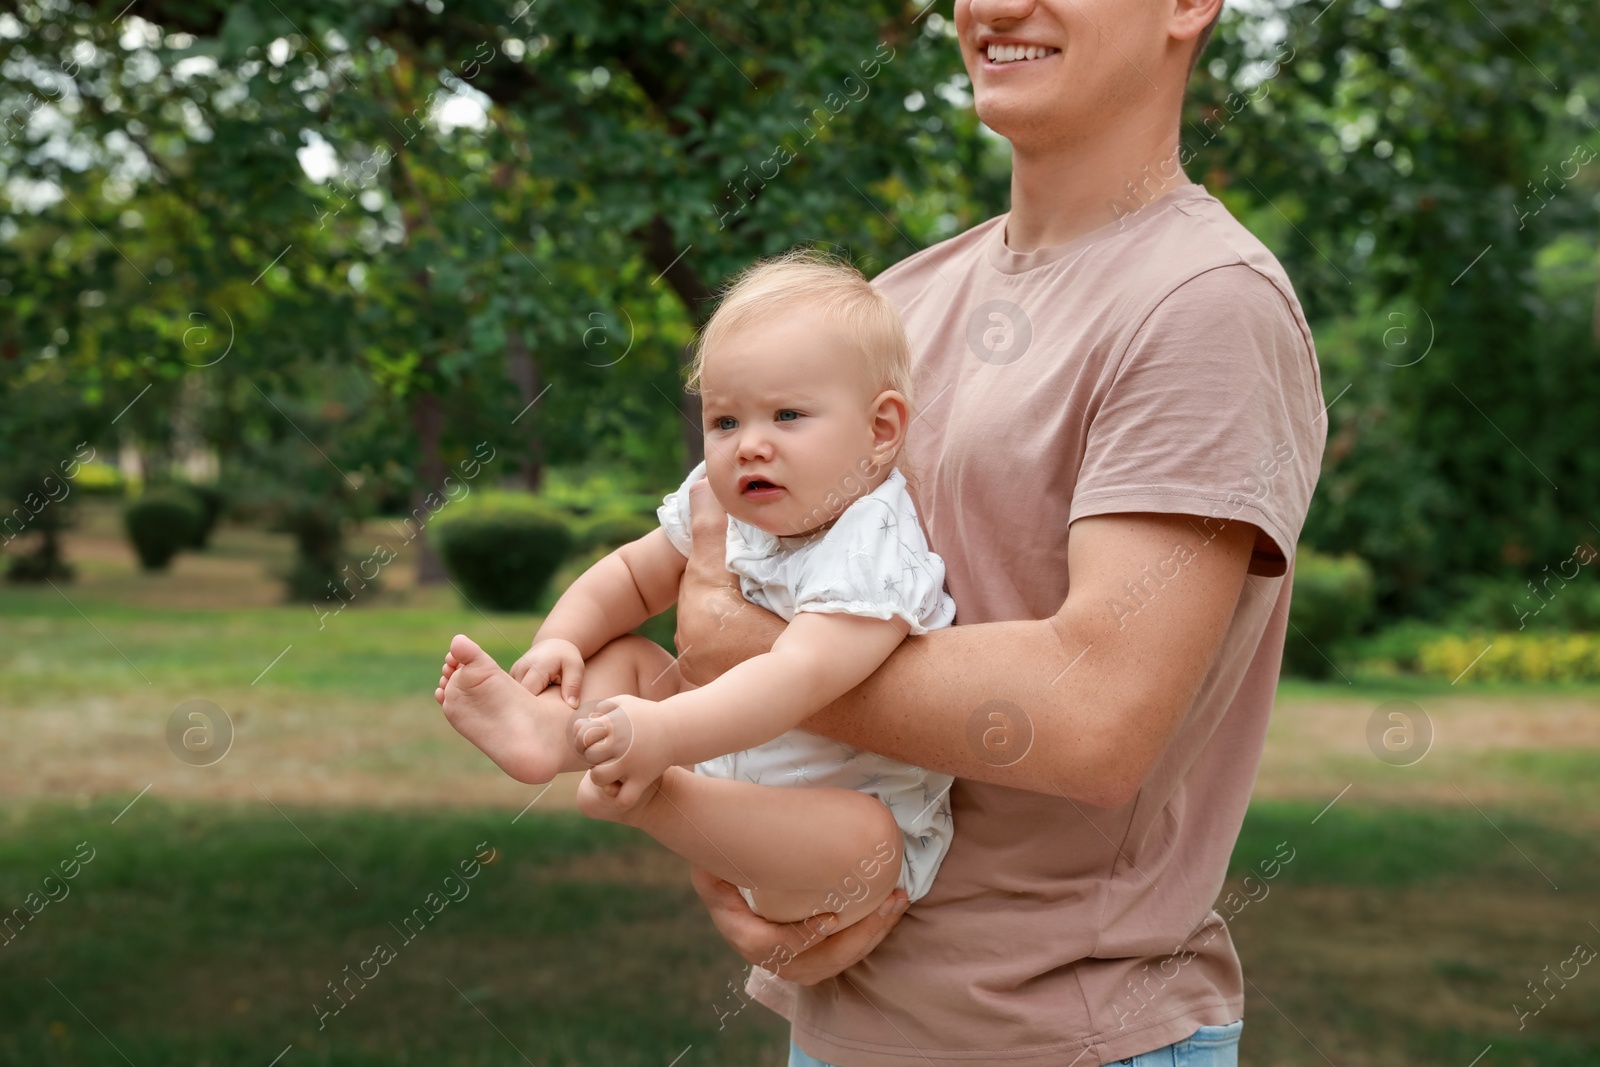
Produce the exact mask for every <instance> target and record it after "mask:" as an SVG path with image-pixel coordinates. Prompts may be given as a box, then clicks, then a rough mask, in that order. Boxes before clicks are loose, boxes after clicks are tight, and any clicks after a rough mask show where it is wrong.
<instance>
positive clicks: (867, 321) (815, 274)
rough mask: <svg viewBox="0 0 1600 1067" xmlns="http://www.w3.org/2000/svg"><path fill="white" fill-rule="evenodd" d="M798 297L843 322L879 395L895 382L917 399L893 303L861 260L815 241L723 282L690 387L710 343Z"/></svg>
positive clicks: (696, 386)
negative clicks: (831, 252)
mask: <svg viewBox="0 0 1600 1067" xmlns="http://www.w3.org/2000/svg"><path fill="white" fill-rule="evenodd" d="M799 304H805V305H807V306H810V307H812V308H814V309H815V310H817V311H818V312H820V313H821V314H822V315H823V316H824V317H825V318H827V319H828V320H830V321H832V322H834V323H836V324H837V325H838V326H839V327H840V329H841V331H842V332H843V333H844V335H845V336H846V337H848V338H849V339H850V340H851V341H852V342H854V344H855V345H856V348H857V351H858V353H859V354H860V356H861V358H862V360H863V361H864V364H865V366H866V370H867V379H868V381H870V382H871V383H872V386H873V390H874V395H876V393H877V392H878V391H881V390H883V389H894V390H896V391H897V392H899V393H900V394H901V395H902V396H904V397H905V398H906V404H907V405H908V406H909V405H910V404H911V401H912V397H911V346H910V345H909V344H908V343H907V341H906V331H905V327H904V326H902V325H901V323H900V316H899V314H898V313H897V312H896V311H895V309H894V305H893V304H891V303H890V302H889V298H888V297H886V296H884V295H883V294H882V293H880V292H879V291H878V290H877V289H874V288H873V287H872V283H871V282H869V281H867V279H866V278H865V276H863V275H862V273H861V272H860V271H859V270H857V269H856V268H855V267H853V266H851V265H850V264H849V263H847V262H845V261H844V260H842V259H838V258H836V257H834V256H832V255H829V254H828V253H826V252H822V251H818V250H816V249H810V248H799V249H795V250H793V251H791V252H785V253H784V254H783V255H781V256H774V257H772V258H770V259H764V260H759V261H757V262H755V263H752V264H751V265H750V266H748V267H746V268H745V269H744V270H742V271H740V272H739V274H738V276H737V277H735V278H734V279H733V281H732V282H731V283H730V284H729V285H728V286H726V287H725V288H724V289H723V293H722V301H721V303H719V304H718V305H717V310H716V311H715V312H714V313H713V314H712V316H711V321H709V322H707V323H706V324H705V327H704V328H703V329H702V330H701V331H700V337H699V339H698V340H697V341H696V343H695V349H694V357H693V359H692V360H690V363H689V383H688V385H687V389H688V391H689V392H691V393H698V392H699V391H700V372H701V368H702V367H703V366H704V364H705V355H706V351H707V349H709V348H710V347H711V346H713V345H715V344H717V343H718V342H720V341H721V340H722V339H724V338H726V337H728V336H729V335H730V334H733V333H736V332H737V331H738V330H740V329H741V328H743V327H745V326H748V325H750V324H751V323H752V322H759V321H760V320H762V319H765V318H769V317H771V316H773V315H775V314H777V313H778V312H780V311H784V310H787V309H789V308H790V307H793V306H795V305H799Z"/></svg>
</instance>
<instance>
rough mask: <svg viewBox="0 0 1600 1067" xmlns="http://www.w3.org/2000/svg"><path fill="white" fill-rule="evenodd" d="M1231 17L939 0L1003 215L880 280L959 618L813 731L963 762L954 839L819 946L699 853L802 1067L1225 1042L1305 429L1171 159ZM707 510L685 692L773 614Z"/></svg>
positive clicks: (1296, 334) (913, 441)
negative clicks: (1237, 871) (1206, 56)
mask: <svg viewBox="0 0 1600 1067" xmlns="http://www.w3.org/2000/svg"><path fill="white" fill-rule="evenodd" d="M1220 6H1221V0H1141V2H1135V0H957V3H956V8H955V24H956V29H957V32H958V35H959V39H960V47H961V53H962V58H963V60H964V61H965V64H966V67H967V71H968V73H969V74H970V76H971V79H972V87H973V96H974V102H975V106H976V108H977V112H978V115H979V117H980V118H981V119H982V120H983V121H984V122H985V123H986V124H987V125H988V126H990V127H991V128H992V129H994V130H995V131H996V132H998V133H999V134H1001V135H1002V136H1004V137H1006V138H1007V139H1008V140H1009V141H1010V142H1011V145H1012V149H1013V174H1012V185H1011V194H1012V205H1011V211H1010V213H1009V214H1008V215H1004V216H1001V217H999V218H996V219H992V220H990V221H989V222H986V223H983V224H981V225H979V226H977V227H975V228H974V229H972V230H970V231H968V232H967V233H964V234H961V235H960V236H958V237H955V238H952V239H951V240H948V241H945V242H943V243H942V244H940V245H937V246H935V247H933V248H930V249H927V250H926V251H924V252H922V253H920V254H918V255H915V256H912V257H911V258H910V259H908V260H906V261H904V262H902V263H900V264H898V265H896V266H895V267H893V268H891V269H890V270H888V271H886V272H885V273H883V274H882V275H881V276H880V277H879V278H878V279H877V280H876V282H875V284H877V285H879V286H880V287H881V288H882V289H883V291H884V292H886V293H887V294H889V295H890V297H891V298H892V299H893V300H894V301H895V303H896V305H897V307H898V308H899V309H900V311H901V313H902V315H903V316H904V318H905V321H906V327H907V331H908V334H909V337H910V340H911V344H912V350H913V352H914V354H915V358H916V360H917V365H916V382H915V391H916V397H915V401H916V404H917V406H918V408H919V410H920V416H919V417H918V418H917V421H916V422H915V424H914V425H913V427H912V429H911V432H910V434H909V438H908V444H907V452H906V457H907V459H908V460H909V464H908V465H909V467H910V473H911V474H912V475H914V477H913V479H912V489H913V495H914V497H915V500H916V503H917V508H918V511H919V513H920V515H921V516H922V519H923V522H924V524H925V525H926V527H927V532H928V535H929V540H930V542H931V544H932V546H933V548H934V550H935V551H937V552H938V553H939V554H940V555H941V556H942V557H943V558H944V560H945V562H946V567H947V578H948V586H949V591H950V593H951V595H952V596H953V597H954V599H955V602H956V605H957V616H956V625H955V626H954V627H952V628H949V629H945V630H941V631H936V632H933V633H929V634H927V635H924V636H921V637H914V638H909V639H907V640H906V641H905V642H904V644H903V645H902V646H901V647H900V648H899V649H898V650H897V651H896V652H895V653H894V654H893V655H892V656H891V657H890V658H889V659H888V661H886V662H885V663H884V665H883V666H882V667H881V668H879V670H878V671H877V672H876V673H875V674H874V675H873V676H872V677H871V678H869V679H868V680H867V681H866V682H864V683H862V685H860V686H859V687H857V689H855V690H854V691H852V692H851V693H849V694H847V695H846V696H844V697H842V698H841V699H840V700H838V701H837V702H835V703H834V704H833V705H831V706H830V707H828V708H826V709H824V710H823V711H822V712H820V713H818V714H817V715H815V716H814V717H812V718H811V719H809V720H808V721H807V722H806V729H809V730H812V731H814V732H816V733H819V734H822V735H825V736H828V737H832V738H835V739H837V740H840V741H844V742H848V743H850V744H853V745H857V746H860V747H861V748H864V749H868V750H871V751H873V752H878V753H882V754H883V755H886V756H890V757H892V758H895V759H899V760H903V761H905V762H907V763H911V764H914V765H917V766H921V767H927V768H930V769H932V770H935V771H943V772H946V773H950V774H954V775H955V776H956V777H957V781H956V784H955V787H954V789H953V790H952V792H951V805H952V811H953V819H954V826H955V839H954V845H953V847H952V849H951V851H950V853H949V855H948V856H947V857H946V859H945V860H944V863H943V865H942V866H941V868H940V870H939V872H938V875H937V878H936V879H935V882H934V885H933V889H932V891H931V892H930V893H929V894H928V895H927V896H926V897H925V898H923V899H922V900H921V901H919V903H918V905H917V907H916V908H915V909H913V910H911V911H910V912H909V913H908V914H906V915H905V916H904V921H899V919H900V916H899V914H898V913H897V912H895V911H894V909H892V908H890V909H886V910H888V911H889V914H887V915H884V916H881V917H869V918H868V919H865V920H863V921H861V922H859V923H857V924H855V925H854V926H852V927H850V928H848V929H846V930H844V931H842V932H840V933H839V934H837V935H835V936H831V937H819V935H818V932H817V931H814V930H810V929H807V928H805V926H803V925H786V924H773V923H768V922H766V921H765V920H764V919H762V918H760V917H759V916H757V915H755V914H754V913H753V912H752V911H751V910H750V909H749V908H748V907H747V906H746V904H745V902H744V899H743V898H742V897H741V896H740V895H739V893H738V892H737V889H736V888H735V887H734V886H732V885H730V884H729V883H726V882H721V881H719V880H717V879H716V878H714V877H712V876H711V875H709V874H707V873H706V872H704V871H700V870H696V871H695V884H696V887H697V889H698V890H699V892H700V894H701V896H702V897H703V898H704V899H705V901H706V903H707V905H708V907H709V908H710V910H711V913H712V916H713V919H714V920H715V921H716V923H717V925H718V928H719V929H720V930H721V931H722V933H723V935H724V936H725V937H726V938H727V939H728V941H729V942H730V943H731V944H732V945H733V946H734V947H735V948H736V949H738V950H739V951H740V953H741V954H742V955H744V956H745V958H746V959H748V960H750V961H751V962H752V963H755V964H758V965H760V967H758V968H757V969H756V970H754V971H753V972H752V976H751V984H750V989H751V991H752V993H753V994H754V995H756V996H758V997H759V998H760V999H761V1000H762V1001H763V1002H764V1003H766V1004H768V1005H769V1006H770V1007H773V1008H774V1010H778V1011H780V1012H781V1013H783V1014H785V1015H786V1016H788V1017H789V1018H790V1019H791V1020H792V1023H793V1028H792V1031H791V1035H792V1041H793V1046H792V1048H791V1060H790V1062H791V1064H802V1065H804V1064H817V1063H827V1064H837V1065H840V1067H899V1065H903V1064H912V1063H917V1064H926V1063H929V1062H940V1063H952V1064H953V1063H961V1064H1005V1065H1015V1067H1034V1065H1039V1067H1043V1065H1046V1064H1049V1065H1052V1067H1068V1065H1072V1064H1082V1065H1085V1067H1087V1065H1089V1064H1103V1063H1111V1062H1122V1063H1146V1062H1149V1063H1154V1062H1156V1060H1155V1058H1151V1059H1149V1060H1146V1059H1144V1058H1143V1054H1145V1053H1150V1052H1152V1051H1153V1050H1162V1055H1163V1056H1166V1058H1165V1059H1162V1060H1160V1062H1163V1063H1171V1062H1173V1059H1174V1056H1176V1058H1177V1062H1188V1063H1194V1064H1202V1063H1216V1064H1224V1063H1227V1064H1232V1063H1235V1062H1236V1056H1237V1040H1238V1033H1239V1030H1240V1027H1241V1025H1242V1022H1241V1017H1242V1014H1243V977H1242V973H1241V970H1240V966H1239V960H1238V957H1237V955H1236V953H1235V952H1234V949H1233V946H1232V943H1231V941H1230V939H1229V936H1228V931H1227V928H1226V926H1225V924H1224V923H1223V921H1222V919H1221V917H1220V916H1219V915H1218V914H1217V913H1216V912H1215V911H1214V910H1212V904H1213V902H1214V901H1215V900H1216V898H1217V895H1218V893H1219V891H1220V889H1221V886H1222V883H1223V879H1224V875H1225V873H1226V869H1227V864H1228V859H1229V855H1230V853H1231V851H1232V848H1233V845H1234V842H1235V840H1236V838H1237V834H1238V830H1239V826H1240V823H1241V821H1242V819H1243V817H1244V812H1245V807H1246V804H1247V801H1248V799H1249V794H1250V790H1251V786H1252V783H1253V781H1254V778H1255V774H1256V769H1257V766H1258V762H1259V759H1260V755H1261V749H1262V745H1263V742H1264V737H1265V730H1266V723H1267V717H1268V714H1269V711H1270V708H1271V702H1272V698H1273V693H1274V690H1275V688H1276V683H1277V676H1278V667H1279V661H1280V657H1281V653H1282V646H1283V636H1284V630H1285V625H1286V621H1287V615H1288V609H1289V592H1290V572H1291V570H1292V568H1291V566H1290V561H1292V559H1293V553H1294V547H1295V541H1296V539H1297V537H1298V535H1299V532H1300V528H1301V524H1302V523H1303V521H1304V518H1305V513H1306V508H1307V506H1308V504H1309V501H1310V498H1311V492H1312V489H1313V487H1314V485H1315V482H1316V476H1317V472H1318V470H1319V467H1320V462H1321V456H1322V449H1323V440H1324V436H1325V422H1324V421H1323V404H1322V394H1321V388H1320V384H1319V380H1318V369H1317V364H1316V358H1315V355H1314V352H1313V349H1312V342H1311V335H1310V331H1309V329H1308V328H1307V326H1306V323H1305V319H1304V317H1303V316H1302V314H1301V311H1300V307H1299V303H1298V301H1297V300H1296V299H1295V296H1294V293H1293V290H1292V288H1291V287H1290V284H1289V282H1288V280H1287V278H1286V277H1285V276H1284V274H1283V271H1282V269H1281V267H1280V266H1279V264H1278V263H1277V261H1276V260H1275V259H1274V258H1273V256H1272V255H1271V253H1270V252H1268V251H1267V250H1266V248H1265V247H1263V246H1262V245H1261V244H1260V243H1259V242H1258V241H1256V240H1255V239H1254V238H1253V237H1251V236H1250V234H1249V233H1248V232H1247V231H1245V230H1244V228H1243V227H1241V226H1240V225H1239V224H1238V223H1237V222H1235V221H1234V220H1233V219H1232V218H1231V217H1230V216H1229V215H1228V213H1227V212H1226V210H1225V209H1223V208H1222V206H1221V205H1220V204H1219V203H1218V202H1217V201H1216V200H1215V199H1213V198H1212V197H1211V196H1210V195H1209V194H1207V193H1206V192H1205V191H1204V189H1202V188H1201V187H1200V186H1198V185H1194V184H1192V183H1190V182H1189V181H1188V179H1187V177H1186V176H1185V175H1184V174H1183V171H1182V169H1181V167H1180V165H1179V163H1180V156H1179V137H1178V132H1179V110H1180V107H1181V104H1182V99H1183V91H1184V86H1185V83H1186V82H1187V79H1188V75H1189V73H1190V72H1191V70H1192V67H1193V63H1194V61H1195V59H1196V57H1197V55H1198V52H1199V49H1200V48H1201V47H1203V44H1204V38H1205V37H1206V36H1207V35H1208V34H1209V32H1210V30H1211V27H1212V25H1213V24H1214V22H1215V19H1216V17H1217V14H1218V11H1219V9H1220ZM693 512H694V524H695V531H694V534H695V536H694V545H695V553H694V558H693V559H692V561H691V563H690V566H689V571H688V573H687V574H686V575H685V578H684V583H683V588H682V592H681V595H680V599H679V615H678V626H679V631H678V642H677V643H678V647H679V648H680V649H682V650H684V655H683V657H682V660H681V664H680V666H681V669H682V671H683V673H684V675H685V676H686V677H687V678H689V680H690V681H692V682H695V683H696V684H704V683H705V682H707V681H709V680H710V679H711V678H714V677H715V676H716V675H718V674H719V673H721V672H722V671H724V670H726V669H728V668H729V667H730V666H732V665H733V664H735V663H738V662H740V661H742V660H744V659H746V658H748V657H750V656H752V655H757V654H759V653H761V652H764V651H766V650H767V649H768V648H769V647H770V646H771V644H772V642H773V640H774V639H775V637H776V636H777V634H778V633H779V632H781V630H782V628H783V623H782V620H780V619H778V618H777V617H776V616H774V615H770V614H768V613H766V612H763V611H761V610H760V609H758V608H755V607H753V606H751V605H749V604H747V603H745V602H744V601H743V600H742V598H741V597H740V596H739V591H738V589H737V587H736V586H735V585H734V584H733V583H732V582H731V581H730V575H729V574H728V572H727V570H726V568H725V567H724V565H723V552H722V539H723V532H724V530H725V529H726V517H725V515H724V514H723V513H722V511H721V509H720V508H719V507H718V506H717V504H716V501H715V498H714V497H713V496H712V495H711V493H710V492H709V490H708V489H707V488H706V486H705V485H704V483H701V485H700V486H698V487H697V488H696V490H695V491H694V493H693ZM902 898H903V893H902V892H901V891H897V892H896V898H895V899H896V900H901V899H902ZM824 932H825V931H824ZM762 968H764V970H763V969H762ZM767 971H775V972H776V973H777V974H778V975H779V976H781V977H780V979H778V980H765V979H766V978H767V977H768V976H767V974H766V972H767ZM1177 1050H1181V1051H1182V1053H1183V1055H1177ZM1169 1052H1170V1053H1171V1054H1169ZM1185 1057H1187V1058H1185Z"/></svg>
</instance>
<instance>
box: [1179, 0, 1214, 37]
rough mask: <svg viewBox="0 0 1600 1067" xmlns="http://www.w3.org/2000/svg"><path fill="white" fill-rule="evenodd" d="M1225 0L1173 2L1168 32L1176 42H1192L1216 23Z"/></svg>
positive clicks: (1181, 0)
mask: <svg viewBox="0 0 1600 1067" xmlns="http://www.w3.org/2000/svg"><path fill="white" fill-rule="evenodd" d="M1222 3H1223V0H1172V19H1171V21H1170V22H1168V24H1167V32H1168V34H1169V35H1170V36H1171V37H1172V39H1173V40H1175V41H1192V40H1194V39H1195V38H1196V37H1198V36H1200V34H1201V33H1202V32H1203V31H1204V30H1205V29H1206V28H1207V27H1209V26H1210V25H1211V24H1212V23H1213V22H1215V21H1216V19H1217V16H1218V15H1219V14H1220V13H1221V12H1222Z"/></svg>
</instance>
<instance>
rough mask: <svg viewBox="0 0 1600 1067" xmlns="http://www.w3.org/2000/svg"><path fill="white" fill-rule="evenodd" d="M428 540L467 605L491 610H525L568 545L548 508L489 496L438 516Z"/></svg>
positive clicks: (563, 524)
mask: <svg viewBox="0 0 1600 1067" xmlns="http://www.w3.org/2000/svg"><path fill="white" fill-rule="evenodd" d="M429 536H430V537H431V538H432V539H433V543H434V547H435V549H436V550H437V551H438V553H439V555H440V557H441V558H442V559H443V560H444V564H445V566H446V567H447V568H448V569H449V571H450V574H451V576H452V577H453V578H454V579H455V581H456V582H457V583H458V584H459V585H460V586H461V590H462V592H463V594H464V595H465V596H466V597H467V600H468V602H469V603H472V604H474V605H476V606H479V607H483V608H488V609H489V610H492V611H528V610H531V609H532V608H533V607H534V605H535V604H537V603H538V602H539V598H540V597H541V596H542V595H543V593H544V591H545V587H546V586H548V585H549V584H550V579H551V578H552V577H553V576H554V575H555V573H556V571H557V570H558V569H559V568H560V566H561V563H562V561H563V560H564V559H566V557H567V554H568V553H569V552H570V551H571V550H572V548H573V542H574V538H573V534H572V531H571V530H570V529H569V527H568V521H567V519H566V518H564V517H563V516H562V515H561V514H560V513H559V512H556V511H555V510H553V509H552V508H551V507H550V506H549V505H548V504H546V503H544V502H543V501H540V500H538V499H537V498H535V497H531V496H527V495H526V494H520V493H508V492H495V491H488V492H479V493H475V494H473V495H472V497H470V498H469V499H467V500H465V501H462V502H461V503H459V504H457V505H455V506H454V507H452V508H450V509H448V510H446V511H444V512H442V513H441V514H440V515H439V517H438V518H437V519H435V520H434V522H433V524H432V525H431V526H430V527H429Z"/></svg>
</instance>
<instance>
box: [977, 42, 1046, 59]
mask: <svg viewBox="0 0 1600 1067" xmlns="http://www.w3.org/2000/svg"><path fill="white" fill-rule="evenodd" d="M1055 51H1058V49H1055V48H1040V47H1039V46H1037V45H1031V44H1030V45H1020V44H992V45H990V46H989V62H991V63H1015V62H1016V61H1017V60H1019V59H1039V58H1041V57H1043V56H1047V55H1049V54H1050V53H1052V52H1055Z"/></svg>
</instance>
